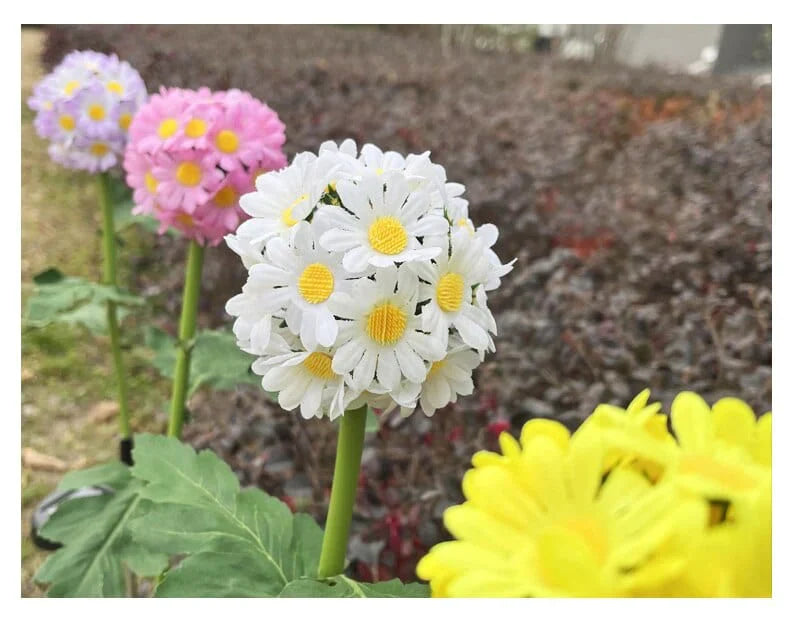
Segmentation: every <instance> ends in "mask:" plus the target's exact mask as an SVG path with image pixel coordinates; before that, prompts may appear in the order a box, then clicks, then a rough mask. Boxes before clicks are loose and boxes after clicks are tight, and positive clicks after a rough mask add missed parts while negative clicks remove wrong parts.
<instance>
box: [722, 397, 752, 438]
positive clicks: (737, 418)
mask: <svg viewBox="0 0 790 619" xmlns="http://www.w3.org/2000/svg"><path fill="white" fill-rule="evenodd" d="M711 416H712V420H713V432H714V434H715V436H716V438H720V439H721V440H723V441H727V442H728V443H731V444H733V445H741V446H743V447H746V448H748V446H749V445H750V443H751V441H752V438H753V435H754V426H755V423H756V418H755V416H754V411H753V410H752V409H751V408H750V407H749V405H748V404H746V402H743V401H742V400H739V399H738V398H722V399H721V400H719V401H718V402H716V403H715V404H714V405H713V408H712V410H711Z"/></svg>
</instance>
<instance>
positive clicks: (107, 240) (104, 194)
mask: <svg viewBox="0 0 790 619" xmlns="http://www.w3.org/2000/svg"><path fill="white" fill-rule="evenodd" d="M97 178H98V179H99V203H100V204H101V210H102V249H103V253H104V264H103V269H104V273H103V275H104V276H103V278H102V279H103V282H104V284H106V285H107V286H117V285H118V281H117V278H118V275H117V267H116V258H115V223H114V221H113V215H114V213H113V203H112V199H111V198H110V177H109V175H108V173H107V172H102V173H101V174H99V175H98V176H97ZM107 329H108V330H109V332H110V346H111V347H112V358H113V363H114V365H115V380H116V383H117V385H118V424H119V427H120V431H121V439H122V440H124V439H129V438H130V437H131V436H132V429H131V425H130V423H129V404H128V398H127V391H126V376H125V373H124V368H123V358H122V357H121V334H120V330H119V329H118V316H117V312H116V307H115V302H114V301H107Z"/></svg>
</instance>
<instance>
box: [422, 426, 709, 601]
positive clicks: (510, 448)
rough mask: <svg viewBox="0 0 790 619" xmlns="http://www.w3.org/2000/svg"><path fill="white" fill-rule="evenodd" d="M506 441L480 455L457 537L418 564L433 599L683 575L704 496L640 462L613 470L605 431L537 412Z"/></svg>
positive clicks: (450, 514)
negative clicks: (646, 470)
mask: <svg viewBox="0 0 790 619" xmlns="http://www.w3.org/2000/svg"><path fill="white" fill-rule="evenodd" d="M500 445H501V448H502V455H501V456H500V455H498V454H494V453H491V452H482V453H479V454H476V455H475V457H474V458H473V460H472V464H473V468H472V469H471V470H470V471H468V472H467V474H466V475H465V477H464V480H463V491H464V495H465V496H466V498H467V501H466V502H465V503H464V504H463V505H460V506H454V507H451V508H449V509H448V510H447V511H446V512H445V515H444V522H445V525H446V526H447V528H448V530H449V531H450V532H451V533H452V534H453V536H454V537H455V538H456V540H454V541H450V542H445V543H442V544H439V545H437V546H435V547H434V548H433V549H432V550H431V551H430V553H429V554H428V555H426V556H425V557H424V558H423V559H422V561H420V563H419V564H418V566H417V575H418V576H419V577H420V578H423V579H425V580H428V581H430V584H431V591H432V594H433V595H434V596H449V597H474V596H482V597H527V596H555V597H558V596H563V597H564V596H629V595H643V594H644V595H650V594H652V593H653V592H655V591H657V590H659V589H661V587H663V586H664V585H665V584H666V583H667V582H669V581H671V580H673V579H677V578H678V577H679V575H680V573H681V572H682V570H683V568H684V565H685V558H684V557H683V554H682V552H680V550H681V549H682V548H684V545H683V544H682V543H678V540H677V537H678V535H683V536H692V535H694V534H695V533H698V532H699V531H701V530H702V529H703V528H704V526H705V522H706V513H705V510H704V504H702V503H701V502H698V501H682V500H679V498H678V495H677V492H676V489H675V488H674V487H673V486H669V485H658V486H655V485H652V484H651V483H650V482H649V481H648V480H647V479H645V477H644V476H643V475H641V474H639V473H638V472H636V471H634V470H633V469H631V468H626V467H618V468H615V469H614V470H612V471H610V472H608V474H604V473H605V472H606V470H605V457H606V445H605V444H604V442H603V441H602V440H601V435H600V433H599V432H597V431H596V430H595V428H591V429H589V430H588V431H585V432H583V433H577V434H576V435H574V436H573V437H569V435H568V432H567V430H566V429H565V428H564V427H562V426H561V425H560V424H558V423H556V422H551V421H547V420H540V421H532V422H529V423H527V424H526V425H525V427H524V429H523V430H522V434H521V441H520V444H519V442H517V441H516V440H515V439H514V438H513V437H512V436H510V435H508V434H504V433H503V434H502V435H500ZM673 549H678V550H677V551H673Z"/></svg>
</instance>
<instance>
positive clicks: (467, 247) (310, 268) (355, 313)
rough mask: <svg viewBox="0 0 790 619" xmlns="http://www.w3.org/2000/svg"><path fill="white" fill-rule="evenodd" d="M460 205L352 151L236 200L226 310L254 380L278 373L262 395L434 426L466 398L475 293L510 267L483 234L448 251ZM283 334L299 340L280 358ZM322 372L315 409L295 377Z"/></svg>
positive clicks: (411, 167)
mask: <svg viewBox="0 0 790 619" xmlns="http://www.w3.org/2000/svg"><path fill="white" fill-rule="evenodd" d="M136 173H137V175H138V176H139V175H140V174H141V172H140V171H138V172H136ZM448 185H449V191H448ZM462 192H463V186H460V185H452V184H448V183H447V182H446V174H445V171H444V168H442V166H440V165H438V164H435V163H433V162H432V161H431V160H430V155H429V153H427V152H426V153H422V154H419V155H413V154H412V155H407V156H405V157H404V156H403V155H400V154H398V153H393V152H386V153H385V152H382V151H381V149H379V148H378V147H375V146H373V145H365V146H363V147H362V149H360V150H358V149H357V146H356V144H355V143H354V142H353V140H345V141H344V142H342V143H341V144H337V143H334V142H326V143H324V144H322V145H321V146H320V148H319V150H318V155H315V154H313V153H307V152H306V153H300V154H298V155H297V156H296V157H294V159H293V161H292V163H291V165H290V166H288V167H287V168H285V169H283V170H280V171H273V172H268V173H264V174H262V175H261V176H260V177H259V178H258V179H257V181H256V191H254V192H251V193H248V194H246V195H243V196H242V197H241V198H240V200H239V202H240V205H241V208H242V209H244V211H245V212H246V213H247V214H248V215H250V216H251V217H250V219H249V220H248V221H245V222H243V223H241V225H239V227H238V229H237V231H236V233H235V234H230V235H228V236H227V237H226V242H227V244H228V246H229V247H230V248H231V249H232V250H233V251H234V252H236V253H237V254H238V255H239V256H240V258H241V260H242V262H243V264H244V266H245V268H247V269H248V271H249V275H248V278H247V282H246V284H245V285H244V287H243V288H242V291H241V293H240V294H238V295H236V296H234V297H233V298H232V299H230V301H228V303H227V305H226V310H227V311H228V313H229V314H231V315H232V316H234V317H235V321H234V325H233V330H234V333H235V334H236V337H237V340H238V344H239V346H240V347H241V348H242V349H243V350H245V351H247V352H249V353H251V354H254V355H256V356H257V357H258V359H257V360H256V361H255V367H256V368H258V370H260V372H261V373H263V372H264V370H265V371H266V372H271V371H273V370H274V369H275V368H279V369H277V370H276V371H274V374H271V373H267V374H265V376H264V381H263V386H264V387H265V388H267V389H269V390H274V391H276V390H277V389H286V388H289V387H290V385H291V382H289V381H291V380H293V381H296V382H298V385H299V388H298V389H297V388H296V387H291V388H290V389H289V391H288V392H287V394H286V396H285V400H284V402H285V404H286V405H287V406H288V407H289V409H290V408H295V407H296V406H300V407H302V413H303V414H307V415H309V416H317V417H321V416H329V417H331V418H334V417H335V416H337V415H339V414H342V412H343V411H342V410H340V408H342V407H340V408H338V407H339V403H340V402H341V401H342V403H343V404H344V405H345V407H346V409H349V410H350V409H354V408H359V407H361V406H364V405H365V404H368V405H370V406H374V407H376V408H381V409H387V410H389V409H392V408H395V407H397V406H400V407H401V411H402V413H403V414H409V413H411V412H412V411H413V410H414V409H415V408H416V407H417V406H418V404H420V403H421V405H422V408H423V410H424V412H426V414H428V415H432V414H433V413H434V412H435V411H436V410H437V409H438V408H441V407H443V406H446V405H447V404H449V403H450V402H455V401H456V400H457V398H458V396H459V395H468V394H470V393H471V392H472V390H473V381H472V373H473V371H474V369H475V368H476V367H477V366H478V365H479V363H480V362H481V361H482V360H483V357H484V356H485V354H486V353H487V352H490V351H492V350H493V349H494V345H493V338H492V335H495V334H496V322H495V320H494V317H493V314H492V313H491V311H490V310H489V308H488V306H487V295H486V288H487V287H489V286H490V284H491V282H492V278H493V277H496V276H501V275H504V274H505V272H506V271H509V270H510V268H511V266H510V265H508V266H507V267H506V269H504V270H503V268H502V266H501V262H499V261H498V259H497V261H496V262H494V261H492V259H491V258H490V254H491V253H493V250H492V248H491V245H492V243H491V235H490V234H489V235H487V236H485V238H476V237H473V236H471V237H469V238H467V237H466V236H464V237H461V236H459V237H458V238H457V239H455V238H453V239H451V238H450V236H449V235H450V227H449V224H448V212H447V208H448V202H447V200H448V198H447V196H448V195H452V196H453V199H454V200H458V199H461V198H460V194H461V193H462ZM461 200H462V199H461ZM494 255H495V254H494ZM497 265H499V266H497ZM492 288H493V287H492ZM456 297H458V298H456ZM437 308H438V309H437ZM282 330H285V331H287V332H288V333H289V334H290V336H291V337H294V338H296V339H295V340H294V341H293V342H290V343H289V348H288V350H287V351H286V352H283V351H282V350H280V349H279V348H278V347H279V346H280V344H281V342H280V340H279V339H278V336H277V334H278V333H280V332H281V331H282ZM312 353H321V354H322V355H324V356H322V357H318V356H316V357H310V354H312ZM319 358H320V359H321V360H323V361H326V360H327V359H330V360H331V372H332V374H331V375H330V374H329V371H328V370H327V371H326V372H324V373H323V375H324V376H325V377H326V380H327V381H328V382H327V383H326V384H325V385H324V386H323V387H321V394H322V395H321V397H319V396H318V392H319V387H318V386H316V385H317V384H318V383H317V382H315V381H316V380H317V379H318V377H317V376H315V375H313V377H312V378H310V381H311V382H309V383H306V382H305V380H307V377H308V375H309V371H310V367H308V366H305V365H304V363H305V360H307V359H313V360H317V359H319ZM286 361H287V363H286ZM315 367H318V366H315ZM322 367H323V366H322ZM294 372H300V373H301V374H299V376H297V375H296V374H293V373H294ZM305 372H307V374H305ZM266 376H269V378H266ZM330 379H331V380H330ZM337 381H341V382H342V385H343V386H344V387H343V390H342V392H341V390H338V389H336V387H335V386H336V385H337V384H340V383H338V382H337ZM308 384H310V385H312V387H310V388H309V389H308V388H307V387H306V385H308ZM330 392H331V393H330ZM330 395H331V397H330ZM305 398H306V399H305ZM316 406H319V408H316Z"/></svg>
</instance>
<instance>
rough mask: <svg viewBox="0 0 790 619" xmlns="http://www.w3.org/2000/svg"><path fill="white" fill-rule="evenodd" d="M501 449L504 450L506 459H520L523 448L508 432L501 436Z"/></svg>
mask: <svg viewBox="0 0 790 619" xmlns="http://www.w3.org/2000/svg"><path fill="white" fill-rule="evenodd" d="M499 447H500V448H501V449H502V455H503V456H505V457H506V458H518V457H519V456H520V455H521V446H520V445H519V444H518V441H517V440H516V439H514V438H513V436H512V435H510V434H508V433H507V432H501V433H500V434H499Z"/></svg>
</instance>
